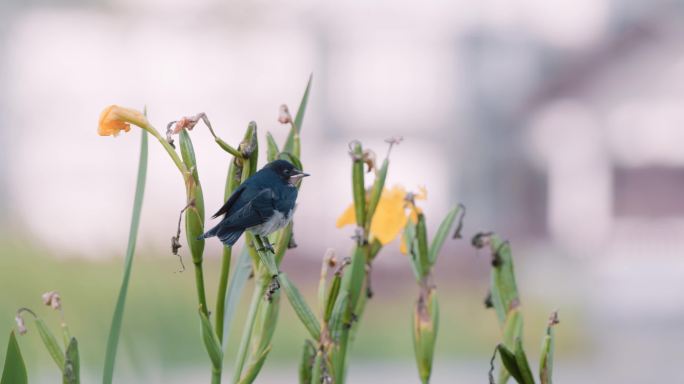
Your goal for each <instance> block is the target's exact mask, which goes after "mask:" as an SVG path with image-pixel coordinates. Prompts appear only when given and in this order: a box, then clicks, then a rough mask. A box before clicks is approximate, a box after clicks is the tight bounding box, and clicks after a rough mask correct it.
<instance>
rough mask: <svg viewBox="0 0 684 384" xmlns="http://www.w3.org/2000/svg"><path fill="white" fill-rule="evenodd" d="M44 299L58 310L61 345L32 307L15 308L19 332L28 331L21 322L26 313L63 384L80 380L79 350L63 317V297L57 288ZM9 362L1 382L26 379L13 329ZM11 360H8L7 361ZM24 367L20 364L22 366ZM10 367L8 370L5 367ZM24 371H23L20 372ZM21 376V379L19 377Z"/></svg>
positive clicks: (76, 383)
mask: <svg viewBox="0 0 684 384" xmlns="http://www.w3.org/2000/svg"><path fill="white" fill-rule="evenodd" d="M43 303H44V304H45V305H47V306H49V307H51V308H52V309H54V310H55V311H58V312H59V314H60V328H61V331H62V339H63V347H61V346H60V345H59V342H58V341H57V338H56V337H55V336H54V334H53V333H52V331H50V328H49V327H48V326H47V324H45V322H44V321H43V319H42V318H40V317H39V316H38V315H37V314H36V313H35V312H34V311H32V310H31V309H29V308H19V310H17V315H16V317H15V320H16V322H17V330H18V332H19V334H22V335H23V334H26V332H27V331H28V330H27V328H26V324H25V322H24V317H23V316H25V315H29V316H30V317H32V318H33V320H34V324H35V327H36V329H37V330H38V334H39V335H40V338H41V340H42V341H43V345H44V346H45V349H46V350H47V351H48V353H49V354H50V357H52V360H53V361H54V362H55V364H56V365H57V368H59V370H60V372H61V374H62V382H63V383H64V384H79V383H80V381H81V379H80V358H79V353H78V342H77V341H76V338H75V337H72V336H71V334H70V332H69V327H68V326H67V324H66V321H65V320H64V310H63V309H62V299H61V298H60V296H59V294H58V293H57V292H56V291H50V292H46V293H45V294H43ZM7 359H8V362H6V364H5V371H6V372H9V373H8V375H9V376H8V377H12V379H8V381H4V380H5V379H4V377H5V376H4V374H3V381H2V382H0V383H1V384H4V383H13V384H14V383H22V382H26V380H27V379H26V373H25V371H26V369H25V367H23V365H24V364H23V359H21V353H20V352H19V345H18V344H17V342H16V339H15V337H14V332H12V334H11V336H10V345H9V346H8V351H7ZM10 360H11V361H10ZM22 367H23V368H22ZM8 369H9V371H8ZM22 371H23V373H22ZM22 379H23V380H24V381H22Z"/></svg>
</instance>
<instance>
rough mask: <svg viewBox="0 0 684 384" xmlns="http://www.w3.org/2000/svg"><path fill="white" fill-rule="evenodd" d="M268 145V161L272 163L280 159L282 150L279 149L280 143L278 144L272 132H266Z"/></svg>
mask: <svg viewBox="0 0 684 384" xmlns="http://www.w3.org/2000/svg"><path fill="white" fill-rule="evenodd" d="M266 143H267V144H268V148H267V150H266V160H267V161H268V162H269V163H270V162H271V161H273V160H275V159H276V158H278V154H279V153H280V149H278V143H276V141H275V139H274V138H273V135H271V132H266Z"/></svg>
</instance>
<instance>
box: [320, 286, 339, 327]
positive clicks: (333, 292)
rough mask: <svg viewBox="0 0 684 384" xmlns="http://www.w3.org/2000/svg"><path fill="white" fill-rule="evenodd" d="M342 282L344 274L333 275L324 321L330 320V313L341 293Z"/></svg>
mask: <svg viewBox="0 0 684 384" xmlns="http://www.w3.org/2000/svg"><path fill="white" fill-rule="evenodd" d="M341 283H342V276H340V275H339V274H335V275H334V276H333V280H332V283H330V291H329V292H328V298H327V300H326V302H325V312H324V315H323V321H324V322H326V323H327V322H328V320H329V319H330V315H331V314H332V312H333V308H334V306H335V302H336V301H337V296H338V295H339V293H340V285H341Z"/></svg>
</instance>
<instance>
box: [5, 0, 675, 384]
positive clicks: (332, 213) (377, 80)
mask: <svg viewBox="0 0 684 384" xmlns="http://www.w3.org/2000/svg"><path fill="white" fill-rule="evenodd" d="M682 41H684V4H683V3H682V2H680V1H669V0H623V1H617V0H553V1H548V0H547V1H542V0H486V1H480V2H468V1H463V0H461V1H451V2H447V1H426V2H421V3H420V4H417V3H415V2H409V1H392V2H389V1H388V2H366V1H351V2H344V3H331V2H326V3H320V2H314V1H306V0H305V1H299V2H296V1H284V2H269V1H251V2H247V1H234V2H221V1H217V0H198V1H185V0H171V1H162V0H142V1H134V0H110V1H105V0H100V1H92V2H91V1H81V0H57V1H40V0H36V1H20V0H2V1H0V148H2V149H1V150H0V233H1V235H0V255H1V256H0V314H1V315H2V316H0V345H5V343H6V338H7V334H8V331H9V329H10V327H12V326H13V317H14V312H15V310H16V309H17V308H18V307H21V306H28V307H31V308H34V309H36V310H38V311H39V312H40V313H41V314H42V315H43V316H44V317H45V318H46V319H47V320H48V321H51V322H52V324H53V325H54V326H56V325H57V323H58V320H57V316H56V314H55V313H51V312H49V311H48V309H47V308H40V307H41V306H42V304H41V302H40V294H41V293H43V292H45V291H48V290H58V291H60V293H61V294H62V297H63V302H64V308H65V311H66V318H67V322H68V323H69V325H70V328H71V330H72V332H73V333H74V334H75V335H76V336H77V337H78V338H79V341H80V344H81V346H82V351H83V354H82V362H83V363H82V364H83V366H84V368H83V369H84V371H85V372H84V373H85V374H86V376H87V377H88V379H87V381H86V382H96V381H98V380H99V379H98V377H99V375H100V374H101V367H102V361H103V356H104V345H105V340H106V335H107V332H108V327H109V323H110V321H111V313H112V311H113V304H114V301H115V298H116V294H117V292H118V287H119V284H120V276H121V271H122V266H123V253H124V251H125V245H126V238H127V233H128V226H129V221H130V214H131V206H132V198H133V192H134V191H133V189H134V179H135V172H136V164H137V161H138V148H139V140H140V134H139V130H138V129H137V128H133V129H132V131H131V132H129V133H127V134H122V135H120V136H119V137H117V138H115V139H113V138H111V137H99V136H97V133H96V127H97V119H98V116H99V113H100V111H101V110H102V109H103V108H104V107H105V106H106V105H109V104H119V105H123V106H129V107H134V108H138V109H142V108H143V106H145V105H146V106H147V108H148V112H149V118H150V120H151V122H152V123H153V124H154V125H155V126H156V127H157V128H158V129H160V130H161V129H163V128H164V127H165V126H166V124H167V123H168V122H170V121H173V120H177V119H178V118H180V117H181V116H186V115H191V114H195V113H197V112H205V113H206V114H207V115H208V117H209V119H210V120H211V122H212V124H213V126H214V129H215V130H216V131H217V133H218V135H219V136H221V137H222V138H223V139H225V140H226V141H227V142H230V143H237V142H238V141H239V140H240V138H241V136H242V134H243V132H244V129H245V127H246V126H247V123H248V122H249V121H251V120H254V121H256V122H257V124H258V127H259V132H260V138H261V140H263V139H264V136H263V135H264V134H265V132H266V131H270V132H272V133H273V134H274V136H275V137H276V138H277V139H278V140H279V141H282V140H283V139H284V137H285V135H286V134H287V128H286V127H285V126H282V125H280V124H278V122H277V116H278V107H279V105H280V104H282V103H285V104H288V105H289V106H290V109H291V110H293V111H294V110H296V107H297V105H298V104H299V101H300V98H301V95H302V93H303V91H304V87H305V85H306V81H307V79H308V76H309V74H310V73H313V87H312V90H311V96H310V101H309V107H308V110H307V114H306V118H305V122H304V126H303V136H302V137H303V155H302V160H303V163H304V167H305V169H306V170H307V172H309V173H311V174H313V176H312V177H311V178H308V179H306V182H305V183H304V186H303V188H302V192H301V194H300V199H299V208H298V211H297V216H296V227H295V228H296V229H295V234H296V239H297V242H298V244H299V247H298V248H297V249H295V250H293V251H291V252H289V253H288V254H287V256H286V259H285V262H284V265H283V269H284V270H285V271H287V272H288V273H289V274H291V275H292V276H293V278H294V279H295V280H296V282H297V284H298V286H299V287H300V288H301V289H302V291H303V292H304V293H306V294H307V295H309V297H310V298H313V295H314V294H315V293H314V292H315V287H316V284H317V280H318V271H319V268H320V262H321V259H322V256H323V253H324V251H325V249H326V248H328V247H333V248H335V249H336V250H337V251H338V254H339V255H341V256H344V255H346V254H347V253H348V252H349V250H350V249H351V246H352V240H350V236H351V235H352V231H353V229H352V228H351V227H348V228H342V229H337V228H335V221H336V218H337V217H338V216H339V214H340V213H341V212H342V211H343V210H344V209H345V207H346V206H347V205H348V204H349V203H350V201H351V189H350V167H349V158H348V156H347V154H346V151H347V143H348V142H349V141H350V140H353V139H359V140H361V141H362V142H363V143H364V145H365V146H366V147H370V148H373V149H374V150H375V151H376V153H377V154H378V156H379V157H381V156H384V153H385V151H386V144H385V143H384V142H383V140H384V139H385V138H387V137H389V136H399V135H400V136H403V137H404V138H405V141H404V142H403V143H402V144H401V145H400V146H399V147H397V148H395V149H394V150H393V152H392V165H391V168H390V173H389V178H388V184H389V185H390V186H391V185H394V184H400V185H403V186H404V187H406V188H407V189H409V190H418V188H419V187H421V186H425V187H426V188H427V190H428V200H427V201H425V202H422V203H423V204H422V206H423V207H424V209H425V212H426V215H427V219H428V226H429V229H430V230H431V233H434V230H435V229H436V227H437V225H438V224H439V222H440V221H441V219H442V217H443V215H444V214H445V213H446V211H447V209H448V208H449V207H450V206H451V205H453V204H456V203H458V202H462V203H464V204H465V205H466V206H467V208H468V211H467V216H466V218H465V228H464V235H465V236H464V239H462V240H458V241H452V242H449V243H447V246H446V247H445V250H444V251H443V254H442V256H441V258H440V260H439V263H440V265H439V267H438V270H437V275H436V282H437V285H438V286H439V291H440V301H441V304H442V305H441V307H442V319H441V334H440V339H439V341H438V345H437V356H438V358H437V361H436V363H435V368H434V380H433V382H434V383H453V382H463V383H476V382H486V380H487V370H488V368H489V356H490V355H491V352H492V350H493V348H494V346H495V345H496V343H497V342H498V340H499V333H498V326H497V323H496V320H495V315H494V313H493V312H492V311H488V310H485V309H484V306H483V304H482V301H483V298H484V296H485V293H486V290H487V284H488V272H489V264H488V263H489V255H488V253H487V252H484V251H480V252H478V251H476V250H474V249H473V248H472V247H470V245H469V238H470V237H471V236H472V235H474V234H475V233H477V232H479V231H482V230H493V231H496V232H498V233H500V234H501V235H502V236H503V237H505V238H508V239H509V240H510V241H511V244H512V246H513V251H514V257H515V260H516V262H517V263H516V271H517V274H518V281H519V285H520V290H521V295H522V303H523V313H524V316H525V320H526V324H525V343H526V345H527V349H528V351H529V353H530V355H531V358H532V361H533V365H535V366H536V361H537V360H536V359H537V357H538V354H537V353H536V352H537V351H538V347H537V346H538V345H539V344H540V343H541V337H542V334H543V332H544V327H545V323H546V319H547V317H548V314H549V313H550V312H551V311H552V310H554V309H559V310H560V318H561V325H560V326H559V327H558V328H557V340H558V349H557V353H556V362H555V376H556V379H557V381H558V382H561V383H577V382H601V383H643V382H646V381H649V382H652V381H665V380H667V381H668V382H681V381H684V371H682V370H681V369H678V366H679V361H680V356H679V354H680V353H681V346H680V341H681V340H682V337H684V306H683V305H682V302H681V291H682V289H684V283H683V282H684V279H682V276H684V260H683V259H682V258H681V255H682V254H683V253H684V200H682V198H681V196H682V194H681V193H682V190H684V151H682V149H681V148H682V146H681V143H683V142H684V128H683V127H684V45H683V44H682ZM192 135H193V139H194V142H195V146H196V150H197V153H198V161H199V173H200V176H201V178H202V183H203V186H204V191H205V201H206V202H207V203H206V204H207V210H208V211H212V212H213V210H217V209H218V208H219V207H220V206H221V205H222V194H223V183H224V181H225V173H226V169H227V163H228V162H227V157H226V154H225V153H224V152H223V151H221V150H220V149H219V148H218V147H217V146H216V145H215V144H214V143H213V140H212V138H211V136H210V134H209V132H208V131H207V130H206V128H204V127H203V126H198V128H196V129H195V130H194V131H193V132H192ZM184 199H185V197H184V190H183V185H182V181H181V180H180V178H179V177H178V174H177V170H176V169H175V168H174V166H173V165H172V163H171V162H170V161H169V159H168V157H167V155H166V154H165V153H164V152H163V150H162V149H161V147H160V146H159V145H158V143H155V142H151V143H150V164H149V171H148V184H147V190H146V196H145V203H144V204H145V205H144V210H143V215H142V224H141V229H140V238H139V242H138V252H137V255H136V261H135V265H134V270H133V280H132V285H131V288H130V294H129V302H128V307H127V311H126V317H125V322H124V330H123V334H122V345H121V348H120V350H119V351H120V353H119V359H118V360H117V370H116V377H117V378H118V379H119V382H126V383H188V382H207V381H208V373H209V364H208V361H207V359H206V356H205V352H204V350H203V347H202V346H201V341H200V338H199V329H198V327H197V324H196V323H197V322H196V314H195V303H194V285H193V281H192V279H193V276H192V272H191V271H188V272H186V273H175V272H176V271H177V269H178V260H177V258H176V257H174V256H172V255H171V253H170V251H169V238H170V237H171V236H172V235H174V232H175V227H176V220H177V217H178V216H177V215H178V211H179V210H180V209H181V208H182V207H183V205H184ZM209 213H211V212H209ZM217 243H218V242H217V241H210V242H209V243H208V248H207V252H206V257H207V259H208V261H207V268H208V270H207V272H206V273H207V275H208V279H209V283H208V287H211V288H208V290H209V292H210V293H212V294H211V298H210V300H211V302H213V294H215V293H214V290H215V288H214V287H215V286H216V278H217V275H218V257H219V254H220V247H219V245H218V244H217ZM398 248H399V247H398V245H397V242H395V243H393V244H391V245H389V246H388V247H386V249H385V250H383V252H382V254H381V255H380V257H379V259H378V261H377V263H376V265H375V268H374V272H373V273H374V275H373V276H374V285H375V293H376V295H375V297H374V298H373V300H372V302H371V303H370V304H369V306H368V309H367V312H366V314H365V318H364V321H363V323H362V326H361V329H360V333H359V337H358V340H357V342H356V344H355V346H354V350H353V357H352V360H351V364H350V373H349V382H350V383H375V382H379V381H381V380H382V381H384V382H392V383H414V382H417V381H418V380H417V373H416V369H415V366H414V360H413V349H412V346H411V334H410V332H411V330H410V324H411V317H410V316H411V307H412V302H413V300H415V298H416V297H417V292H418V291H417V287H416V286H415V282H414V281H413V278H412V276H411V271H410V267H409V264H408V262H407V260H406V259H405V256H403V255H401V254H400V253H399V252H398ZM184 251H187V248H182V249H181V252H184ZM187 258H188V256H187V255H186V259H187ZM186 261H187V260H186ZM250 284H251V283H250ZM248 289H250V290H251V285H248ZM312 302H313V300H312ZM282 308H283V310H282V312H281V313H282V321H281V322H280V323H279V327H278V330H277V331H276V336H275V341H274V349H273V351H272V354H271V356H270V358H269V360H268V362H267V364H266V366H265V368H264V373H263V375H262V376H260V378H259V379H258V381H257V382H260V383H292V382H295V380H296V375H297V372H296V367H297V365H296V364H297V362H298V359H299V351H300V350H301V345H302V343H303V340H304V336H305V332H304V329H303V327H302V326H301V325H300V324H299V323H298V321H297V320H296V318H295V316H294V314H293V312H292V311H291V309H290V308H289V306H288V305H287V304H285V302H283V307H282ZM244 314H245V310H244V303H242V307H241V310H240V311H239V312H238V315H237V318H236V321H235V324H236V327H234V328H235V329H233V331H232V333H231V334H232V335H237V333H238V332H239V330H240V329H239V328H240V325H241V323H242V319H243V318H244ZM232 340H233V343H232V344H233V345H232V347H231V348H230V351H232V352H230V353H229V355H228V357H227V360H226V361H228V362H231V361H232V359H233V357H232V356H233V355H234V350H235V344H237V342H236V340H235V338H234V337H233V339H232ZM229 342H230V341H229ZM20 343H21V346H22V348H23V350H24V352H25V357H26V360H27V364H28V366H29V369H30V370H31V372H41V373H40V374H39V375H38V376H40V378H39V377H37V376H36V375H35V374H34V376H33V377H32V379H33V380H36V381H35V382H46V383H50V382H57V381H56V380H55V379H56V376H55V373H56V370H55V369H54V367H53V364H52V362H51V361H50V358H49V356H48V354H47V353H46V352H45V351H44V350H43V349H42V346H41V345H40V341H39V338H38V336H37V334H36V333H35V332H31V333H29V335H27V336H25V337H22V338H21V340H20ZM0 354H2V355H1V356H0V358H2V359H4V347H3V349H2V350H1V351H0Z"/></svg>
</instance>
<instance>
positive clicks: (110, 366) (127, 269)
mask: <svg viewBox="0 0 684 384" xmlns="http://www.w3.org/2000/svg"><path fill="white" fill-rule="evenodd" d="M141 131H142V139H141V142H140V160H139V161H138V177H137V181H136V187H135V198H134V200H133V217H132V218H131V227H130V231H129V234H128V247H127V249H126V260H125V262H124V274H123V279H122V282H121V288H120V289H119V297H118V299H117V301H116V307H115V309H114V315H113V316H112V325H111V327H110V329H109V337H108V338H107V350H106V352H105V366H104V372H103V374H102V382H103V383H104V384H110V383H111V382H112V377H113V376H114V362H115V360H116V350H117V348H118V345H119V335H120V334H121V324H122V322H123V313H124V307H125V306H126V295H127V293H128V283H129V281H130V278H131V269H132V267H133V254H134V252H135V243H136V240H137V238H138V227H139V226H140V213H141V211H142V203H143V196H144V194H145V179H146V177H147V131H145V130H141Z"/></svg>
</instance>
